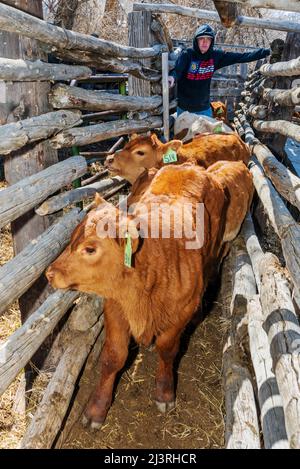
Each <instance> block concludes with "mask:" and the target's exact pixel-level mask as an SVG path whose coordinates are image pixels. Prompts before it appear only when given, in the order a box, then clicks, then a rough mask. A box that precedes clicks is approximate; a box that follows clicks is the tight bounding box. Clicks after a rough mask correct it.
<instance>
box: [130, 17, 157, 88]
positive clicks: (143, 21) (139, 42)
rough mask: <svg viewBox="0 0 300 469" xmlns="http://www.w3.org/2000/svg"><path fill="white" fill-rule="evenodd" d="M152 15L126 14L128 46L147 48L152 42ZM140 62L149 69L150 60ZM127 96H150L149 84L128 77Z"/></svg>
mask: <svg viewBox="0 0 300 469" xmlns="http://www.w3.org/2000/svg"><path fill="white" fill-rule="evenodd" d="M151 21H152V15H151V12H150V11H133V12H132V13H129V14H128V41H129V42H128V45H129V46H134V47H149V46H150V45H152V43H153V41H154V36H153V33H152V32H151ZM140 62H141V63H142V64H143V65H145V67H151V59H142V60H140ZM128 94H129V96H151V84H150V82H149V81H146V80H141V79H140V78H135V77H133V76H131V75H130V76H129V78H128Z"/></svg>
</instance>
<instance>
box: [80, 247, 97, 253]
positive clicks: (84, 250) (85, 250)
mask: <svg viewBox="0 0 300 469" xmlns="http://www.w3.org/2000/svg"><path fill="white" fill-rule="evenodd" d="M83 252H84V253H85V254H95V252H96V249H95V248H92V247H86V248H84V249H83Z"/></svg>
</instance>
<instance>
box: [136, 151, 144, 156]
mask: <svg viewBox="0 0 300 469" xmlns="http://www.w3.org/2000/svg"><path fill="white" fill-rule="evenodd" d="M137 154H138V155H140V156H144V154H145V152H144V151H141V150H138V151H137Z"/></svg>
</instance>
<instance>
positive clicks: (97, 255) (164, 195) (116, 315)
mask: <svg viewBox="0 0 300 469" xmlns="http://www.w3.org/2000/svg"><path fill="white" fill-rule="evenodd" d="M226 165H228V166H227V173H228V174H229V173H230V170H231V171H232V172H234V171H235V167H236V166H237V165H238V166H239V167H240V168H241V167H243V171H244V172H246V173H247V172H248V169H247V168H246V167H245V166H243V165H242V166H241V165H240V164H239V163H227V162H226ZM230 165H231V167H230ZM142 179H143V182H145V180H146V179H147V178H146V176H145V175H143V178H142ZM230 184H232V183H231V181H230V180H228V185H230ZM234 187H235V186H234ZM142 192H144V193H143V195H140V194H139V195H138V197H137V199H136V200H138V199H140V200H139V202H138V203H137V205H136V208H135V211H134V213H133V214H132V215H129V216H126V217H125V218H124V216H123V219H122V218H121V213H120V212H119V211H118V209H115V208H114V206H113V205H112V204H109V203H107V202H105V201H104V200H103V199H101V198H100V196H96V203H97V204H98V206H97V208H96V209H95V210H92V211H91V212H90V213H89V214H88V215H87V216H86V218H85V219H84V220H83V222H82V223H81V224H80V225H79V226H78V227H77V228H76V229H75V231H74V233H73V235H72V238H71V242H70V245H69V246H68V247H67V248H66V249H65V251H64V252H63V253H62V254H61V255H60V256H59V258H58V259H57V260H56V261H55V262H54V263H53V264H52V265H51V266H50V267H49V269H48V270H47V274H46V275H47V278H48V280H49V282H50V283H51V284H52V286H53V287H55V288H64V289H75V290H79V291H84V292H93V293H96V294H98V295H101V296H103V297H105V298H106V302H105V308H104V318H105V328H106V339H105V344H104V347H103V351H102V354H101V359H100V367H101V378H100V382H99V383H98V385H97V386H96V389H95V391H94V393H93V394H92V396H91V398H90V400H89V403H88V406H87V408H86V410H85V422H86V423H87V422H90V423H91V427H92V428H98V427H100V426H101V424H102V423H103V422H104V420H105V418H106V415H107V412H108V409H109V407H110V404H111V400H112V390H113V385H114V381H115V377H116V374H117V372H118V371H119V370H120V369H121V368H122V367H123V366H124V364H125V361H126V358H127V353H128V342H129V339H130V335H133V336H134V338H135V339H136V341H137V342H138V343H142V344H146V345H148V344H150V343H151V341H152V340H153V339H155V344H156V350H157V352H158V355H159V363H158V370H157V374H156V394H155V399H156V402H157V405H158V407H159V409H160V410H161V411H166V410H168V409H171V408H172V407H173V406H174V403H175V394H174V383H173V362H174V358H175V356H176V354H177V351H178V347H179V339H180V336H181V333H182V331H183V329H184V327H185V326H186V324H187V323H188V322H189V320H190V319H191V318H192V317H193V314H194V312H195V311H196V309H197V308H198V306H199V304H200V303H201V299H202V295H203V293H204V290H205V288H206V285H207V283H208V281H209V279H210V277H211V274H212V272H213V271H214V268H215V265H216V263H217V262H218V260H219V258H220V253H221V250H222V247H223V239H224V230H225V219H226V211H227V207H228V206H229V204H230V200H229V199H230V197H231V191H230V190H229V188H228V187H227V186H226V171H224V172H223V173H222V174H221V168H219V172H218V170H216V171H215V173H214V172H213V171H211V172H209V171H205V170H204V169H203V168H200V167H197V166H193V165H190V164H185V165H181V166H174V165H170V166H167V167H164V168H162V169H160V170H159V171H158V172H157V173H156V174H155V172H154V173H153V174H151V175H150V176H149V182H148V185H147V184H146V185H145V186H143V189H142ZM239 193H240V199H242V198H243V197H245V198H246V199H247V203H248V201H249V197H251V194H246V193H245V191H242V192H239ZM137 194H138V188H137ZM199 202H202V203H203V204H204V215H203V217H204V218H203V223H202V228H203V241H204V242H203V246H202V247H201V248H200V247H197V248H196V249H188V248H187V246H186V242H187V237H186V235H185V233H184V234H183V236H182V237H181V238H177V237H175V236H174V230H175V228H176V223H177V222H178V217H177V215H176V213H177V212H176V209H178V210H179V211H180V209H181V208H182V207H183V206H184V204H185V203H189V204H190V207H191V208H192V210H191V211H190V212H189V213H190V215H189V216H190V217H191V221H192V222H193V226H195V223H196V221H197V220H196V213H197V206H198V203H199ZM153 203H155V204H159V206H162V205H164V206H169V207H172V208H173V209H174V210H175V211H174V217H173V218H172V219H171V232H170V237H167V238H165V237H162V232H161V229H160V231H159V236H158V237H157V238H153V237H148V238H147V237H141V236H137V230H136V225H135V224H134V218H135V216H136V215H138V216H139V219H140V223H141V221H143V220H144V221H145V219H147V220H148V222H149V226H150V227H152V223H153V222H152V220H153V219H152V214H153V205H152V204H153ZM247 203H246V204H242V205H243V206H245V205H247ZM115 214H117V217H114V215H115ZM244 215H245V213H243V215H241V217H244ZM234 216H235V217H236V216H238V214H234ZM163 219H164V217H163V215H162V212H161V213H160V214H159V223H162V222H163ZM124 220H125V221H126V224H127V227H126V230H127V232H129V233H131V234H132V240H131V243H130V244H131V249H132V253H133V254H132V255H133V260H132V267H128V266H126V265H124V250H125V244H126V242H125V241H124V238H123V237H122V234H123V232H124V229H125V228H124ZM238 221H239V223H240V224H241V223H242V218H241V219H240V220H238ZM109 222H112V225H113V226H114V227H115V228H116V236H115V237H103V238H102V237H99V236H98V234H99V232H98V231H97V229H98V228H99V224H100V225H101V226H104V225H105V226H106V224H108V223H109ZM159 226H160V227H161V225H159ZM127 244H128V241H127Z"/></svg>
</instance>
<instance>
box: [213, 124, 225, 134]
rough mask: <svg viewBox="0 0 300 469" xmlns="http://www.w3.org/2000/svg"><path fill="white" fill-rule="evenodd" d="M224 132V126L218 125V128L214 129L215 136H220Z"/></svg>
mask: <svg viewBox="0 0 300 469" xmlns="http://www.w3.org/2000/svg"><path fill="white" fill-rule="evenodd" d="M222 132H223V130H222V124H219V125H217V126H216V127H215V128H214V130H213V133H214V134H219V133H222Z"/></svg>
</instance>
